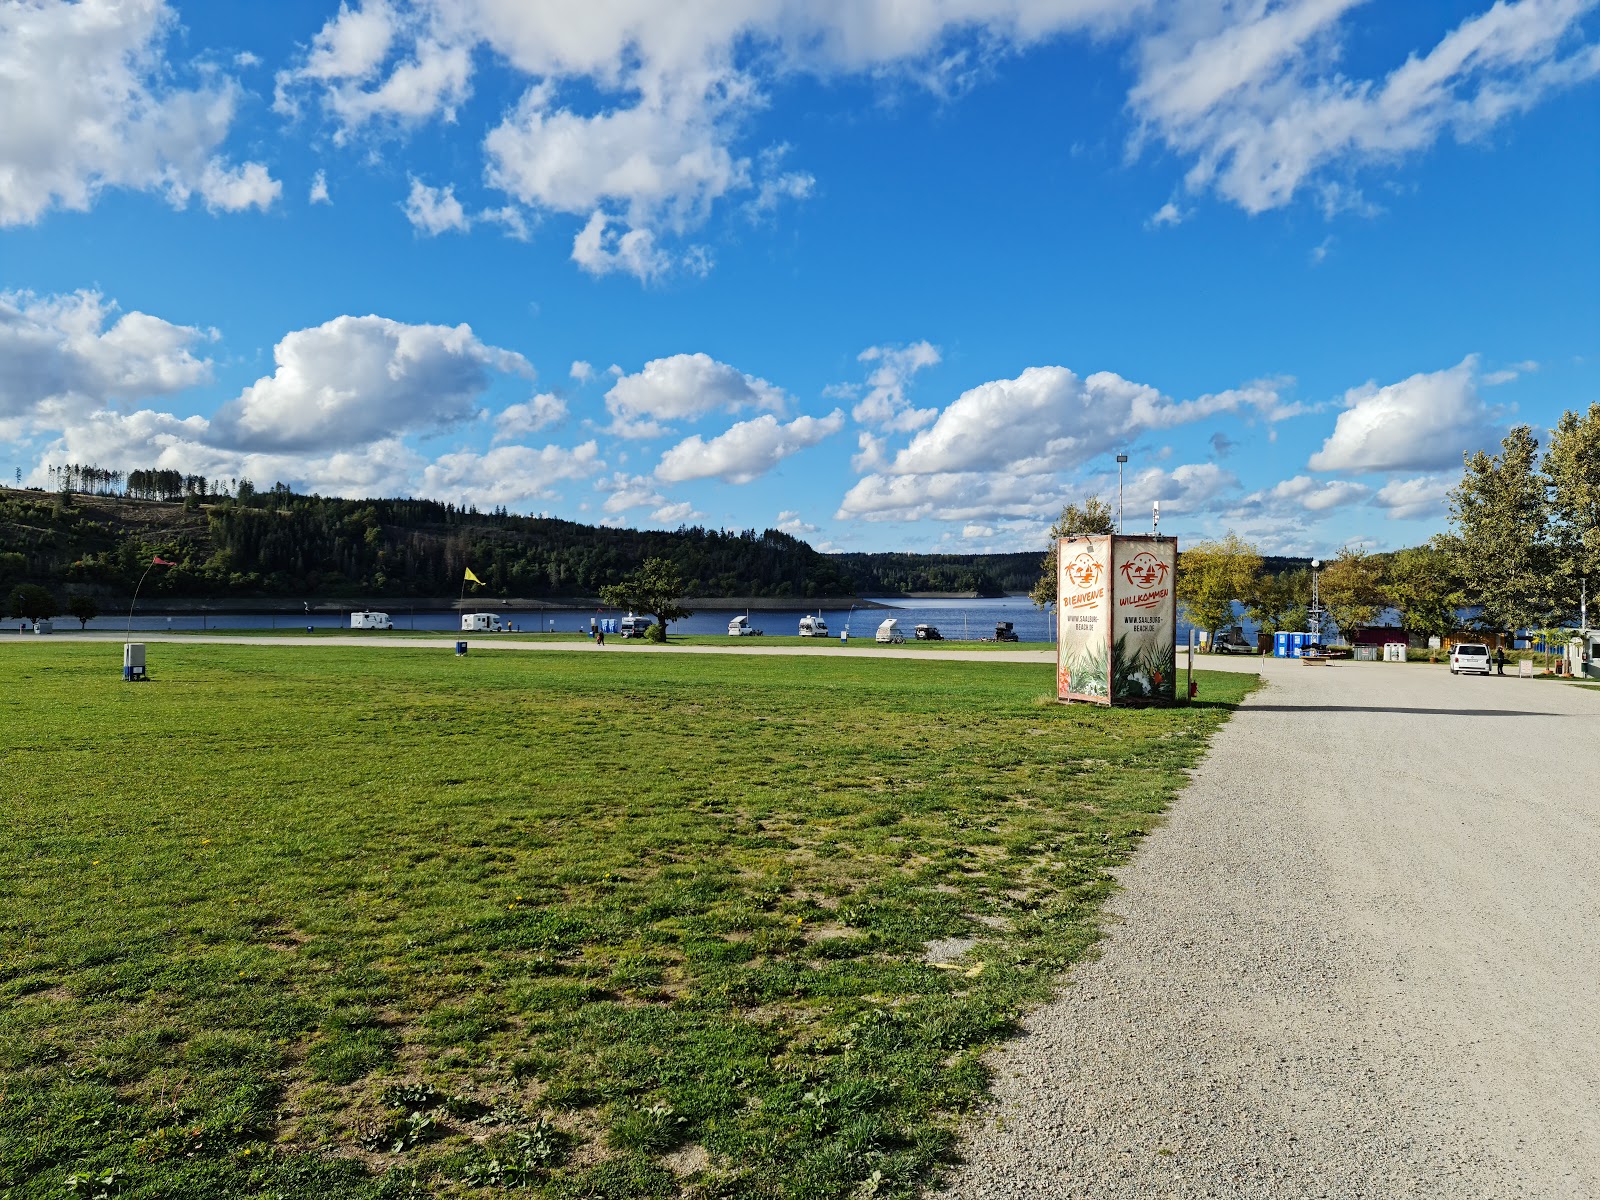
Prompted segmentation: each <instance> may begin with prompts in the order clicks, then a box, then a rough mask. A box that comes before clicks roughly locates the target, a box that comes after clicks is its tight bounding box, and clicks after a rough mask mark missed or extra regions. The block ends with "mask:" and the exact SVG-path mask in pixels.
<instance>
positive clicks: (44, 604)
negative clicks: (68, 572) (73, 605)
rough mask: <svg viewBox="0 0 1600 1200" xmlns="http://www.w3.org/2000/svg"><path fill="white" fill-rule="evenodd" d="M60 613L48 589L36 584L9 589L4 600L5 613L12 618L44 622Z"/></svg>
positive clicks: (58, 606) (25, 584) (59, 608)
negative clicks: (9, 593) (8, 593)
mask: <svg viewBox="0 0 1600 1200" xmlns="http://www.w3.org/2000/svg"><path fill="white" fill-rule="evenodd" d="M60 611H61V607H60V605H59V604H58V603H57V602H56V598H55V596H53V595H52V594H51V593H50V589H48V588H42V587H40V586H39V585H38V584H37V583H24V584H22V585H21V586H20V587H15V588H12V589H11V595H10V596H9V597H8V598H7V599H6V612H7V613H9V614H10V615H11V616H13V617H26V618H27V619H28V620H30V621H45V620H48V619H49V618H51V617H53V616H55V615H56V613H58V612H60Z"/></svg>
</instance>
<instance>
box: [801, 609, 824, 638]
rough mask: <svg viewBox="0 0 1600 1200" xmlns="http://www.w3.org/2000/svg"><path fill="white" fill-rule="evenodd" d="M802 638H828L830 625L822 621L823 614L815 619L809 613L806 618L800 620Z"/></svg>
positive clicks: (819, 614)
mask: <svg viewBox="0 0 1600 1200" xmlns="http://www.w3.org/2000/svg"><path fill="white" fill-rule="evenodd" d="M800 636H801V637H827V636H828V623H827V622H826V621H824V620H823V619H822V614H821V613H818V614H817V615H816V616H814V617H813V616H812V615H811V614H810V613H807V614H806V615H805V616H803V617H801V618H800Z"/></svg>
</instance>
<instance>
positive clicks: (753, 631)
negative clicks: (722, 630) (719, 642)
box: [728, 613, 764, 637]
mask: <svg viewBox="0 0 1600 1200" xmlns="http://www.w3.org/2000/svg"><path fill="white" fill-rule="evenodd" d="M763 632H764V631H763V630H760V629H757V628H756V627H755V626H754V625H752V624H750V616H749V614H748V613H740V614H739V615H738V616H737V617H735V618H734V619H733V620H731V621H729V622H728V636H729V637H760V636H761V635H762V633H763Z"/></svg>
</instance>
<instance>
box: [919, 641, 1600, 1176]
mask: <svg viewBox="0 0 1600 1200" xmlns="http://www.w3.org/2000/svg"><path fill="white" fill-rule="evenodd" d="M1206 665H1207V666H1208V667H1211V666H1221V665H1223V664H1222V663H1220V662H1219V663H1215V664H1213V663H1211V662H1209V661H1208V662H1207V663H1206ZM1229 665H1230V666H1232V667H1233V668H1234V669H1249V670H1256V669H1261V670H1262V673H1263V675H1264V677H1265V679H1266V680H1267V684H1266V686H1264V687H1263V688H1262V689H1261V690H1260V691H1258V692H1257V693H1256V694H1255V695H1254V696H1253V697H1252V698H1251V700H1250V701H1249V702H1248V703H1247V704H1246V705H1245V706H1244V707H1243V708H1242V709H1241V710H1240V712H1239V713H1238V714H1237V715H1236V716H1235V718H1234V719H1233V720H1232V721H1230V722H1229V723H1228V724H1227V725H1226V726H1225V727H1224V728H1223V729H1222V730H1221V732H1220V733H1219V734H1218V736H1217V738H1216V740H1215V742H1214V743H1213V746H1212V749H1211V751H1210V753H1209V755H1208V756H1207V758H1206V760H1205V761H1204V763H1203V764H1202V765H1201V767H1200V768H1199V769H1198V771H1197V772H1196V773H1195V776H1194V781H1193V783H1192V785H1191V786H1190V787H1189V788H1188V789H1187V790H1186V791H1185V792H1184V794H1183V795H1182V797H1181V798H1180V799H1179V801H1178V802H1177V803H1176V804H1175V806H1174V808H1173V810H1172V812H1171V815H1170V818H1169V820H1168V822H1167V824H1166V825H1165V826H1163V827H1162V828H1161V829H1160V830H1158V831H1157V832H1156V833H1155V834H1153V835H1152V836H1151V837H1150V838H1148V839H1147V840H1146V843H1145V845H1144V846H1143V847H1142V848H1141V850H1140V852H1139V854H1138V855H1137V856H1136V857H1135V859H1134V861H1133V862H1132V863H1131V864H1130V865H1129V866H1128V867H1127V868H1126V869H1125V870H1124V871H1123V872H1122V875H1121V884H1122V890H1121V891H1120V892H1119V894H1118V895H1117V897H1116V898H1115V899H1114V900H1113V902H1112V903H1111V905H1110V910H1109V914H1108V921H1107V924H1108V936H1107V938H1106V940H1105V941H1104V942H1103V943H1102V952H1101V954H1100V956H1099V957H1098V958H1097V959H1095V960H1093V961H1091V962H1088V963H1086V964H1083V965H1082V966H1081V967H1080V968H1078V969H1076V970H1075V971H1074V972H1073V973H1072V975H1071V977H1070V981H1069V984H1068V986H1067V987H1066V988H1065V989H1064V990H1063V991H1062V993H1061V995H1060V997H1059V998H1058V999H1057V1000H1056V1001H1054V1002H1053V1003H1051V1004H1050V1005H1048V1006H1046V1007H1044V1008H1042V1009H1040V1010H1038V1011H1037V1012H1036V1013H1034V1014H1033V1015H1032V1016H1031V1017H1030V1018H1029V1020H1028V1021H1027V1022H1026V1032H1025V1034H1024V1035H1023V1036H1022V1037H1020V1038H1019V1039H1017V1040H1016V1041H1014V1042H1011V1043H1009V1044H1008V1045H1006V1046H1005V1047H1003V1048H1002V1049H1001V1050H999V1051H998V1052H997V1053H996V1054H995V1055H994V1056H993V1058H992V1060H991V1065H992V1066H993V1067H994V1068H995V1070H996V1072H997V1079H996V1095H997V1099H996V1101H995V1102H994V1104H993V1105H992V1106H991V1107H990V1108H989V1109H988V1110H987V1111H985V1112H983V1113H982V1114H980V1115H979V1116H978V1117H976V1118H975V1119H974V1120H973V1122H972V1124H971V1126H970V1131H969V1135H968V1137H967V1139H966V1141H965V1144H964V1147H963V1154H964V1157H965V1159H966V1160H967V1161H966V1163H965V1165H963V1166H962V1167H961V1168H959V1169H958V1170H957V1171H955V1172H954V1174H953V1176H952V1179H951V1180H950V1183H949V1190H948V1193H947V1194H948V1195H949V1196H951V1197H957V1198H963V1200H998V1198H1001V1197H1019V1198H1020V1197H1029V1198H1041V1200H1042V1198H1046V1197H1048V1198H1050V1200H1065V1198H1069V1197H1118V1198H1123V1197H1185V1198H1187V1197H1200V1196H1218V1197H1271V1198H1273V1200H1295V1198H1299V1197H1341V1198H1342V1197H1368V1196H1370V1197H1388V1196H1417V1197H1440V1198H1445V1197H1448V1198H1451V1200H1462V1198H1470V1197H1496V1198H1498V1197H1574V1198H1577V1197H1600V875H1597V872H1600V770H1597V766H1596V757H1595V742H1596V737H1597V735H1600V692H1596V691H1585V690H1582V689H1580V688H1576V687H1573V686H1570V685H1568V684H1563V683H1553V682H1545V681H1536V680H1523V679H1516V678H1512V677H1506V678H1489V679H1484V678H1478V677H1459V678H1458V677H1454V676H1452V675H1450V674H1449V672H1448V671H1447V670H1446V669H1445V668H1443V667H1428V666H1417V665H1407V666H1394V665H1388V664H1382V663H1371V664H1369V663H1353V662H1340V663H1335V664H1331V665H1327V666H1306V665H1304V664H1301V663H1298V662H1293V661H1287V662H1280V661H1268V662H1264V663H1263V662H1260V661H1258V660H1242V661H1240V662H1238V663H1233V664H1229Z"/></svg>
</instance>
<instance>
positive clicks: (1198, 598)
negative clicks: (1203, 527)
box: [1178, 529, 1261, 643]
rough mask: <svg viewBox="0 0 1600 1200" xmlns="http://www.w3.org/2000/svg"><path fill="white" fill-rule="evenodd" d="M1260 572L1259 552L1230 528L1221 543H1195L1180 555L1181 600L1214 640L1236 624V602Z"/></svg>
mask: <svg viewBox="0 0 1600 1200" xmlns="http://www.w3.org/2000/svg"><path fill="white" fill-rule="evenodd" d="M1260 574H1261V555H1260V553H1259V552H1258V551H1257V550H1256V548H1255V547H1254V546H1252V545H1251V544H1250V543H1248V542H1246V541H1244V540H1243V539H1242V538H1240V537H1239V535H1238V534H1236V533H1234V532H1233V530H1231V529H1230V530H1228V535H1227V537H1225V538H1223V539H1222V540H1221V541H1220V542H1196V543H1195V544H1194V545H1192V546H1190V547H1189V548H1188V549H1187V550H1185V551H1183V553H1182V554H1180V555H1179V556H1178V602H1179V603H1180V604H1182V605H1183V607H1184V610H1185V611H1186V612H1187V613H1188V615H1189V622H1190V624H1192V625H1194V626H1195V627H1197V628H1199V629H1204V630H1206V631H1207V632H1209V633H1210V635H1211V640H1212V642H1213V643H1215V641H1216V636H1217V630H1219V629H1221V628H1222V627H1223V626H1224V625H1229V624H1232V623H1233V602H1234V601H1235V600H1243V599H1245V598H1247V597H1249V596H1250V595H1251V593H1252V591H1253V590H1254V588H1255V583H1256V580H1257V578H1258V577H1259V576H1260Z"/></svg>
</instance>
